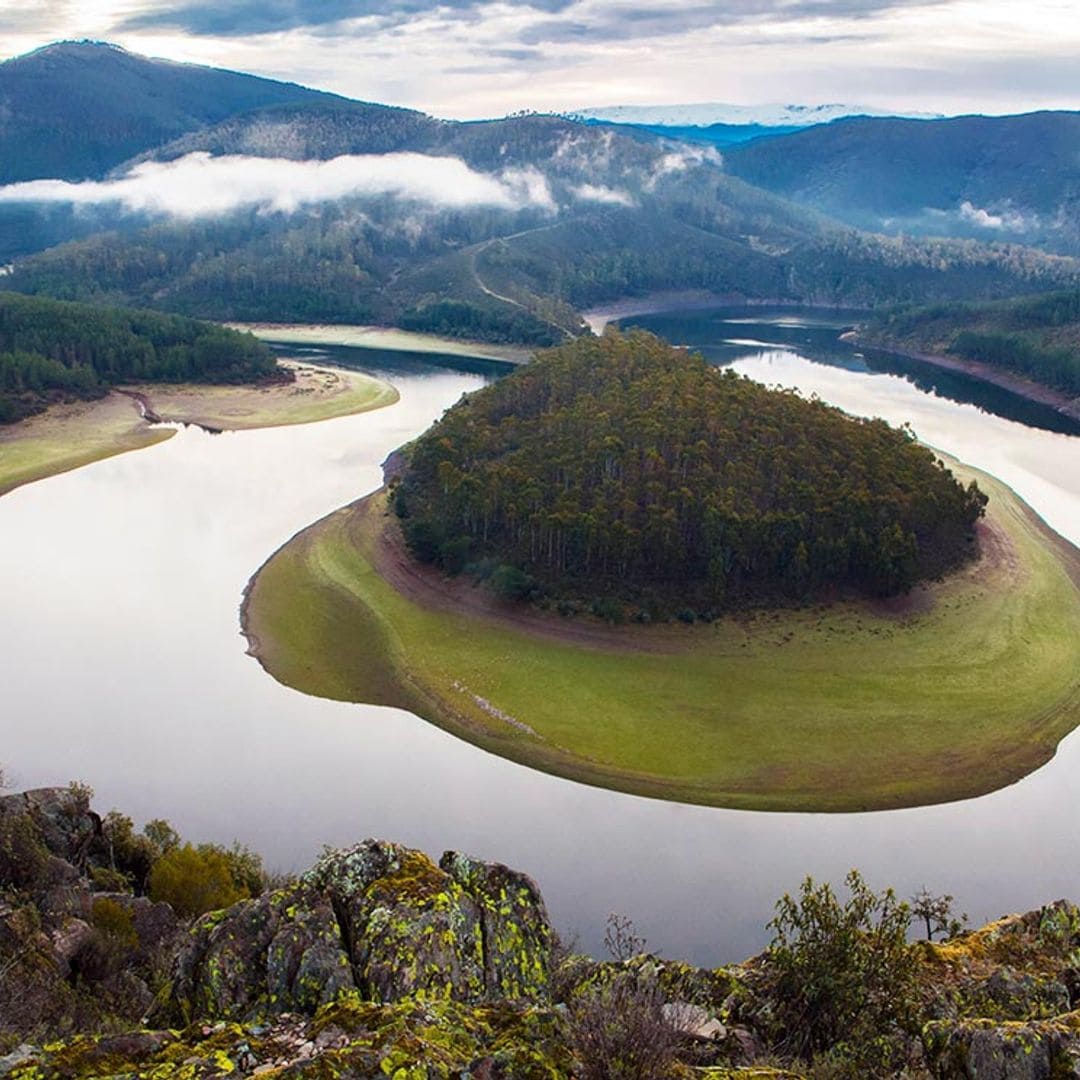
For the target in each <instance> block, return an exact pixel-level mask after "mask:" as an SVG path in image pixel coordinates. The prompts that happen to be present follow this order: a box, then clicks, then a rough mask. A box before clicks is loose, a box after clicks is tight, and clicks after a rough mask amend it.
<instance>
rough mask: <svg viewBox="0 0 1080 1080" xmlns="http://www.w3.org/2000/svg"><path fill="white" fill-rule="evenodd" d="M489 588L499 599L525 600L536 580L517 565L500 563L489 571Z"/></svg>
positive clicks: (511, 601)
mask: <svg viewBox="0 0 1080 1080" xmlns="http://www.w3.org/2000/svg"><path fill="white" fill-rule="evenodd" d="M490 581H491V590H492V592H494V593H495V595H496V596H497V597H498V598H499V599H500V600H506V601H508V602H510V603H514V602H516V601H519V600H527V599H528V597H529V595H530V594H531V593H532V591H533V590H534V589H535V588H536V582H535V581H534V580H533V579H532V578H531V577H530V576H529V575H528V574H526V573H525V571H524V570H522V569H520V568H519V567H517V566H511V565H510V564H509V563H502V564H500V565H499V566H497V567H496V568H495V569H494V570H493V571H492V573H491V578H490Z"/></svg>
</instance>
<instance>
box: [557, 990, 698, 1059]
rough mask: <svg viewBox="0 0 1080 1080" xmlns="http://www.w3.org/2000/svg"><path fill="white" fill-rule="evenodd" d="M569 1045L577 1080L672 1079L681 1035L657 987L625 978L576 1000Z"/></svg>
mask: <svg viewBox="0 0 1080 1080" xmlns="http://www.w3.org/2000/svg"><path fill="white" fill-rule="evenodd" d="M566 1027H567V1041H568V1042H569V1044H570V1049H571V1050H572V1051H573V1054H574V1056H575V1057H576V1058H577V1060H578V1064H579V1066H580V1068H579V1070H578V1071H577V1072H576V1073H575V1076H577V1077H578V1078H579V1080H662V1078H667V1077H669V1076H671V1075H672V1069H673V1066H674V1064H675V1055H676V1050H677V1048H678V1044H679V1032H678V1031H677V1029H676V1027H675V1026H674V1025H673V1024H672V1023H671V1022H669V1020H668V1019H667V1017H666V1016H665V1015H664V996H663V994H662V993H661V991H660V988H659V987H658V986H657V985H656V982H655V981H654V980H651V979H645V978H641V979H639V978H637V977H636V976H635V975H633V974H630V973H626V974H622V975H618V976H617V977H616V978H614V979H613V980H612V981H611V982H610V983H608V984H607V985H606V986H602V987H594V988H592V989H591V990H589V991H586V992H584V993H582V994H581V995H579V996H578V997H577V998H575V999H574V1000H573V1001H572V1002H571V1003H570V1008H569V1011H568V1013H567V1021H566Z"/></svg>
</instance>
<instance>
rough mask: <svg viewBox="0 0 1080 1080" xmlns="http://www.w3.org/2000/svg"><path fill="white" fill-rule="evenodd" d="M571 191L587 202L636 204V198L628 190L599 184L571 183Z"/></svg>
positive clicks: (616, 204)
mask: <svg viewBox="0 0 1080 1080" xmlns="http://www.w3.org/2000/svg"><path fill="white" fill-rule="evenodd" d="M570 191H571V192H572V193H573V194H574V195H575V196H576V197H577V198H579V199H582V200H583V201H585V202H597V203H607V204H609V205H611V206H634V205H635V203H634V199H633V196H631V195H630V194H629V193H628V192H626V191H618V190H616V189H615V188H609V187H603V186H601V185H599V184H578V185H576V186H573V185H571V187H570Z"/></svg>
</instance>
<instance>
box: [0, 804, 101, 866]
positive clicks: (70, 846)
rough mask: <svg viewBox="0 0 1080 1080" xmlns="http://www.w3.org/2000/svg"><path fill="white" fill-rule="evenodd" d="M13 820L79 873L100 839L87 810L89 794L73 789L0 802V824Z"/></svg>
mask: <svg viewBox="0 0 1080 1080" xmlns="http://www.w3.org/2000/svg"><path fill="white" fill-rule="evenodd" d="M17 818H25V819H26V821H27V822H28V823H29V825H30V827H31V828H32V829H33V831H34V833H35V835H36V837H37V839H38V840H39V842H40V843H41V844H42V845H43V846H44V848H45V849H46V850H47V851H48V853H49V854H50V855H52V856H53V857H55V858H57V859H61V860H63V861H64V862H66V863H70V864H71V865H72V866H74V867H76V868H80V869H81V868H82V867H84V866H85V865H86V858H87V855H88V853H89V851H90V847H91V845H92V844H93V843H94V841H95V840H96V839H97V838H98V837H99V836H100V835H101V818H100V817H99V816H98V815H97V814H96V813H94V811H93V810H91V809H90V792H89V791H88V790H87V789H85V788H81V787H79V786H77V785H71V786H69V787H66V788H38V789H36V790H34V791H24V792H22V793H20V794H18V795H6V796H4V797H3V798H0V823H11V822H13V821H14V820H15V819H17Z"/></svg>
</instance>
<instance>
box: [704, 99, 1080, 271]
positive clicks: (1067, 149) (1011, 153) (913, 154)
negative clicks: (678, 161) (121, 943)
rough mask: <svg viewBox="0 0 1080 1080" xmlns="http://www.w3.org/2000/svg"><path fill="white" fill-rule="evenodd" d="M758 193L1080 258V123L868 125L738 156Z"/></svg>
mask: <svg viewBox="0 0 1080 1080" xmlns="http://www.w3.org/2000/svg"><path fill="white" fill-rule="evenodd" d="M725 165H726V167H727V169H728V170H729V171H730V172H731V173H733V174H734V175H736V176H740V177H742V178H743V179H744V180H746V181H747V182H748V183H751V184H754V185H757V186H759V187H763V188H765V189H767V190H768V191H771V192H773V193H774V194H778V195H782V196H784V197H785V198H789V199H793V200H795V201H797V202H799V203H801V204H804V205H807V206H811V207H814V208H815V209H818V210H820V211H822V212H823V213H826V214H829V215H831V216H833V217H835V218H838V219H839V220H841V221H845V222H847V223H848V224H850V225H854V226H856V227H857V228H862V229H870V230H873V231H884V232H892V233H898V232H908V233H915V234H917V235H923V236H927V235H934V236H966V237H973V238H977V239H984V240H985V239H998V240H1007V241H1012V242H1016V243H1026V244H1033V245H1035V246H1039V247H1044V248H1046V249H1047V250H1050V251H1058V252H1062V253H1068V254H1075V253H1077V252H1080V113H1076V112H1037V113H1028V114H1025V115H1022V116H958V117H951V118H948V119H940V120H917V119H903V118H898V117H890V118H873V117H860V118H851V119H842V120H837V121H836V122H834V123H831V124H826V125H821V126H817V127H812V128H807V129H805V130H803V131H799V132H795V133H792V134H789V135H786V136H784V137H783V138H780V139H772V140H765V141H758V142H753V143H749V144H747V145H745V146H739V147H732V148H730V150H729V151H728V152H726V154H725Z"/></svg>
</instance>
